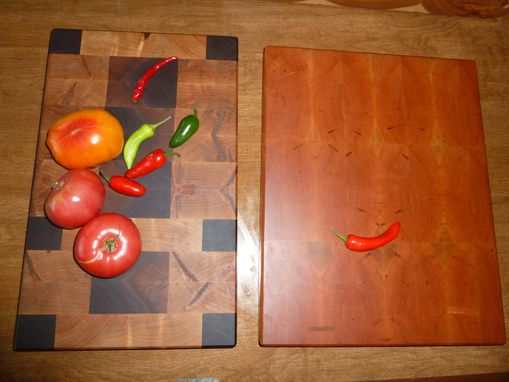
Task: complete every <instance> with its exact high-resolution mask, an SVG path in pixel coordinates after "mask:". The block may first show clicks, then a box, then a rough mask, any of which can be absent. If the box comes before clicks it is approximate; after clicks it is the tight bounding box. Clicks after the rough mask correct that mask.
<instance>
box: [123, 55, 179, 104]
mask: <svg viewBox="0 0 509 382" xmlns="http://www.w3.org/2000/svg"><path fill="white" fill-rule="evenodd" d="M177 60H178V58H177V57H176V56H171V57H167V58H165V59H163V60H161V61H158V62H156V63H155V64H154V65H153V66H152V67H150V68H149V69H148V70H147V71H146V72H145V74H143V76H141V77H140V79H139V80H138V82H137V83H136V86H135V87H134V90H133V94H132V96H131V101H133V102H138V101H139V100H140V99H141V96H142V95H143V91H144V90H145V87H146V86H147V82H148V80H150V77H152V76H153V75H154V74H155V73H157V72H158V71H159V69H161V68H162V67H163V66H165V65H166V64H169V63H170V62H172V61H177Z"/></svg>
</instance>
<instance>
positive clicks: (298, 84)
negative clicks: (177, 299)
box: [260, 47, 505, 346]
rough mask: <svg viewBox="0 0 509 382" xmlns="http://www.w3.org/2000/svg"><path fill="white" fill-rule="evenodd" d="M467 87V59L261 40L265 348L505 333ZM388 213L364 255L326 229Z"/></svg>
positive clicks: (475, 98)
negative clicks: (376, 243) (382, 240)
mask: <svg viewBox="0 0 509 382" xmlns="http://www.w3.org/2000/svg"><path fill="white" fill-rule="evenodd" d="M477 86H478V85H477V77H476V71H475V64H474V62H472V61H460V60H445V59H428V58H416V57H402V56H394V55H373V54H367V53H351V52H340V51H326V50H310V49H295V48H277V47H269V48H266V49H265V57H264V102H263V107H264V110H263V113H264V120H263V144H264V151H263V169H262V185H263V192H262V195H263V205H262V212H263V217H262V219H263V220H262V224H263V244H262V245H263V247H262V248H263V273H262V288H263V292H262V296H261V298H262V303H261V304H262V305H261V313H260V320H261V322H260V331H261V333H260V342H261V343H262V344H264V345H297V346H303V345H343V346H345V345H349V346H352V345H438V344H448V345H451V344H459V345H464V344H501V343H505V331H504V315H503V308H502V300H501V294H500V282H499V269H498V263H497V256H496V245H495V234H494V230H493V218H492V210H491V199H490V191H489V182H488V175H487V164H486V155H485V149H484V139H483V128H482V120H481V111H480V104H479V95H478V89H477ZM421 97H422V98H423V99H424V102H423V103H421ZM394 221H400V222H401V224H402V232H401V235H400V237H399V238H398V239H397V240H396V241H395V242H393V243H390V244H389V245H387V246H385V247H382V248H380V249H377V250H374V251H369V252H367V253H364V254H357V253H353V254H352V253H351V252H350V253H348V251H347V250H345V249H344V248H341V247H342V244H340V243H338V239H337V238H336V237H335V236H334V235H332V233H331V232H330V230H329V227H335V228H336V229H338V228H337V227H338V225H339V226H341V230H343V231H345V232H351V233H359V234H361V235H364V236H375V235H378V234H380V233H381V232H382V231H383V230H385V229H386V228H387V227H388V226H389V225H390V224H392V223H393V222H394ZM296 275H298V277H296ZM481 291H482V292H481ZM431 328H433V329H432V330H430V329H431Z"/></svg>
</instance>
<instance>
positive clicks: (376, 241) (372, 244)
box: [331, 222, 400, 251]
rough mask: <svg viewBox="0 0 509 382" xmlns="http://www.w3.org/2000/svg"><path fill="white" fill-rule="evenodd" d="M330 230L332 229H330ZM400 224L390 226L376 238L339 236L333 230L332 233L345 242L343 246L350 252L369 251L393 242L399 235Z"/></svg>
mask: <svg viewBox="0 0 509 382" xmlns="http://www.w3.org/2000/svg"><path fill="white" fill-rule="evenodd" d="M331 229H332V228H331ZM399 229H400V223H399V222H396V223H394V224H392V225H391V226H390V227H389V228H388V229H387V230H386V231H385V232H384V233H382V234H381V235H379V236H376V237H362V236H357V235H348V236H346V237H345V236H344V235H340V234H339V233H337V232H336V231H335V230H334V229H332V232H333V233H334V234H335V235H336V236H337V237H339V238H340V239H341V240H343V241H344V242H345V246H346V247H347V248H348V249H351V250H352V251H370V250H372V249H376V248H379V247H381V246H383V245H385V244H387V243H389V242H391V241H393V240H394V239H395V238H396V237H397V236H398V234H399Z"/></svg>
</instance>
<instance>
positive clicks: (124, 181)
mask: <svg viewBox="0 0 509 382" xmlns="http://www.w3.org/2000/svg"><path fill="white" fill-rule="evenodd" d="M100 174H101V176H102V177H103V178H104V180H106V182H107V183H108V186H109V187H110V188H111V189H112V190H114V191H116V192H118V193H120V194H124V195H128V196H143V195H144V194H145V192H146V189H145V187H144V186H143V184H140V183H138V182H137V181H135V180H132V179H128V178H124V177H123V176H119V175H113V176H106V175H104V174H103V173H102V172H100Z"/></svg>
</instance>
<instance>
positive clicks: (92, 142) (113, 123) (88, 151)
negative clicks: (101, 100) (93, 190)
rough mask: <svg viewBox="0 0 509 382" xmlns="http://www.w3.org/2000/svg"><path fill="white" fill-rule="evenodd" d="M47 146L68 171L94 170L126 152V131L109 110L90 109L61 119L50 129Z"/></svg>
mask: <svg viewBox="0 0 509 382" xmlns="http://www.w3.org/2000/svg"><path fill="white" fill-rule="evenodd" d="M46 143H47V144H48V148H49V149H50V151H51V155H52V156H53V158H54V159H55V160H56V161H57V162H58V163H59V164H61V165H62V166H64V167H65V168H68V169H73V168H91V167H95V166H98V165H100V164H101V163H105V162H108V161H109V160H111V159H114V158H116V157H117V156H118V155H119V154H120V153H121V152H122V148H123V146H124V130H123V129H122V126H121V124H120V122H119V121H118V120H117V119H116V118H115V117H114V116H113V115H111V114H110V113H108V112H107V111H106V110H103V109H87V110H81V111H77V112H74V113H70V114H68V115H66V116H65V117H63V118H61V119H59V120H58V121H57V122H56V123H55V124H54V125H53V126H51V127H50V129H49V131H48V136H47V140H46Z"/></svg>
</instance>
